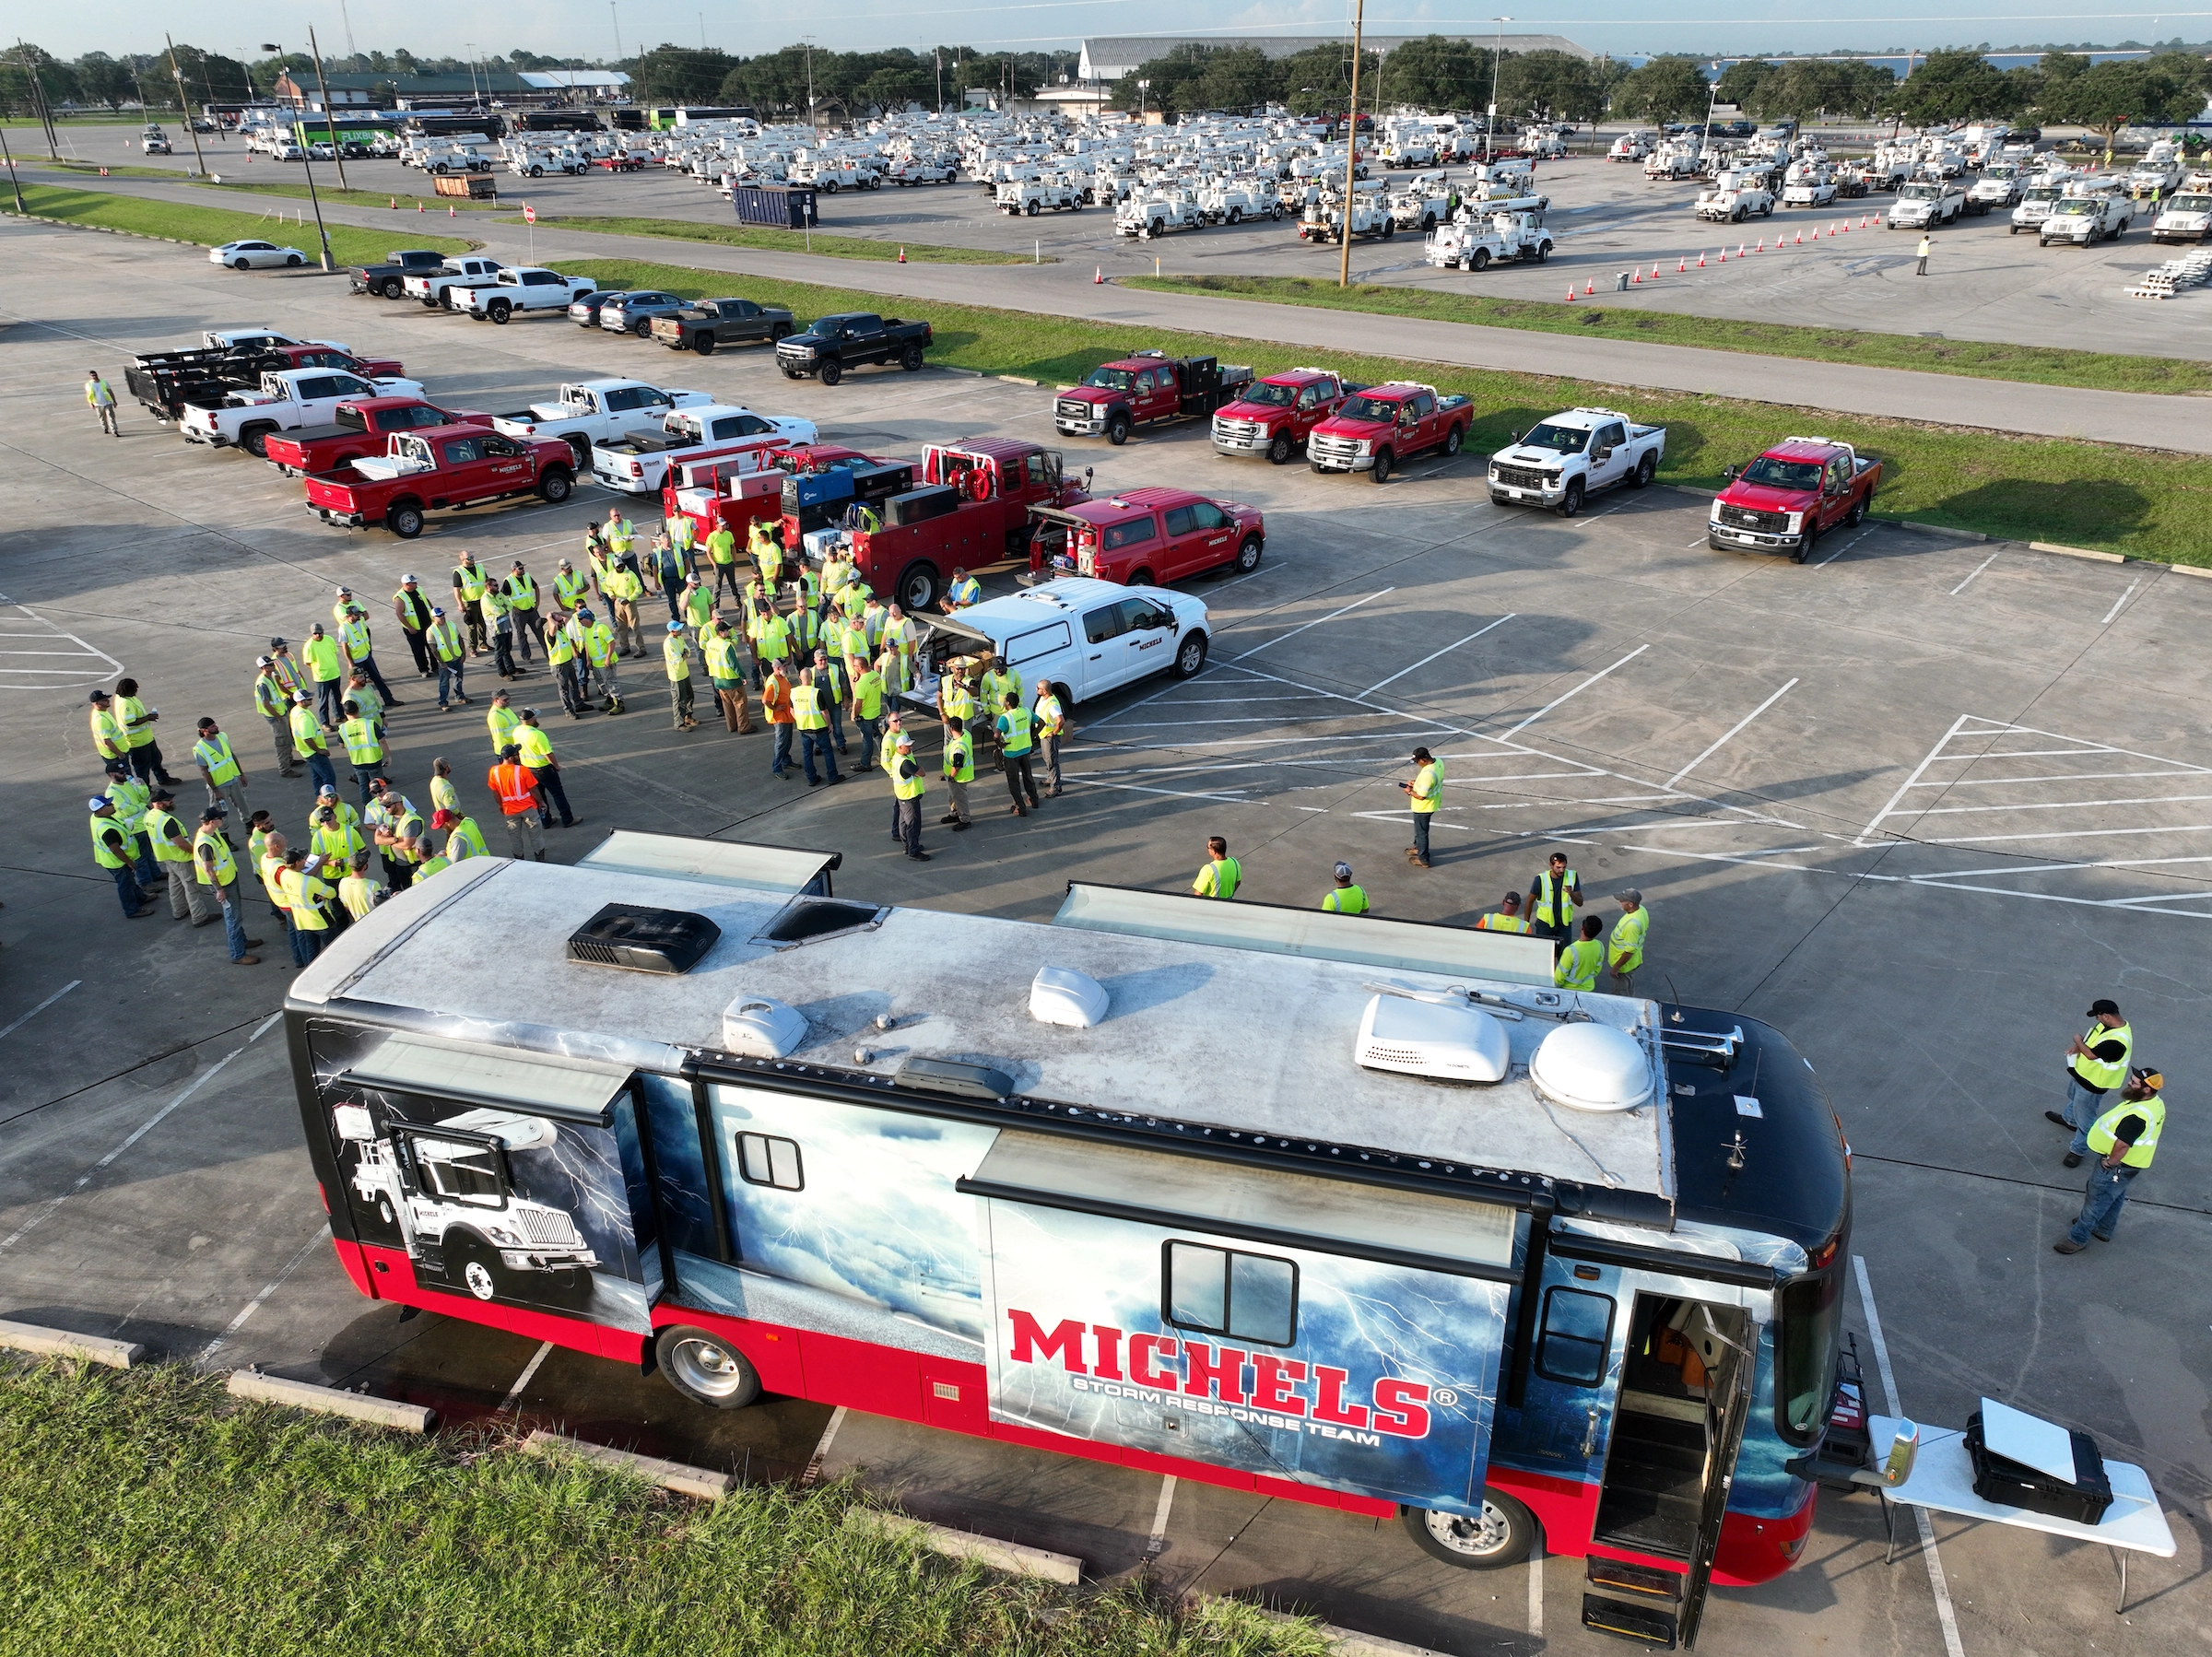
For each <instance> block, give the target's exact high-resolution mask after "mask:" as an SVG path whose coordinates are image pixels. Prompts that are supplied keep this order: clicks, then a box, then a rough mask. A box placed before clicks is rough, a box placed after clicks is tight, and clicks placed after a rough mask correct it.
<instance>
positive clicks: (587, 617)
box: [576, 610, 592, 621]
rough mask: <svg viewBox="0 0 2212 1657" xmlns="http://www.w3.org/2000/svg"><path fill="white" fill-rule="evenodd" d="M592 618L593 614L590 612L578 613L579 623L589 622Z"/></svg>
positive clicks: (582, 611)
mask: <svg viewBox="0 0 2212 1657" xmlns="http://www.w3.org/2000/svg"><path fill="white" fill-rule="evenodd" d="M591 618H592V613H591V612H590V611H589V610H578V611H577V612H576V619H577V620H579V621H589V620H590V619H591Z"/></svg>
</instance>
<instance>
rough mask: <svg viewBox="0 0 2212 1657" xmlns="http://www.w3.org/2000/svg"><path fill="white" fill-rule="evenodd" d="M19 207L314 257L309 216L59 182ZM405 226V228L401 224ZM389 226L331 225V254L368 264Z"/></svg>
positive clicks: (9, 208) (6, 206)
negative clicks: (268, 245) (298, 218)
mask: <svg viewBox="0 0 2212 1657" xmlns="http://www.w3.org/2000/svg"><path fill="white" fill-rule="evenodd" d="M23 205H24V206H27V207H29V209H30V211H31V213H32V214H33V215H34V216H35V217H41V218H62V219H66V220H68V221H69V222H70V223H72V224H88V225H99V226H101V227H103V228H104V229H111V230H133V231H135V232H136V233H137V234H139V235H141V236H168V237H171V238H173V239H174V240H176V241H194V242H197V243H199V244H200V245H201V246H202V247H220V246H222V244H223V243H224V242H226V241H245V240H247V239H248V238H254V239H257V240H260V241H274V242H276V243H277V245H278V246H279V247H296V248H299V249H300V251H301V252H302V253H306V254H307V256H308V262H309V264H313V263H314V261H315V259H316V258H317V256H318V255H317V252H316V245H315V221H314V215H313V214H312V213H310V214H309V215H308V216H307V223H306V224H305V225H304V226H301V225H299V224H295V223H293V222H292V221H291V220H290V219H286V220H285V221H284V222H282V223H281V224H279V223H276V222H273V221H272V220H270V219H268V218H267V217H265V216H263V215H261V214H257V213H233V212H230V211H229V210H228V209H226V208H222V207H189V206H182V205H180V204H177V203H174V202H164V201H148V200H146V199H144V198H142V197H139V196H135V195H116V194H112V193H110V192H108V191H105V190H71V189H68V188H65V187H64V186H62V185H58V184H26V185H24V186H23ZM0 210H5V211H6V212H8V213H9V214H11V215H12V214H13V212H14V206H13V205H12V203H10V202H9V200H8V198H7V197H6V195H0ZM403 228H404V227H403ZM394 234H395V231H394V230H356V229H350V228H348V227H347V226H345V225H332V226H331V227H330V252H331V256H332V257H333V258H335V260H336V261H337V262H338V264H341V265H346V264H376V263H378V262H380V261H382V258H383V256H384V253H385V250H386V249H388V248H390V247H391V246H392V244H393V239H394ZM402 240H404V241H406V243H407V245H408V246H410V247H426V248H435V249H436V250H437V251H438V252H440V253H466V252H467V251H468V249H469V246H470V244H469V243H468V242H466V241H463V240H461V239H460V238H458V237H454V236H420V235H415V236H407V237H405V238H402Z"/></svg>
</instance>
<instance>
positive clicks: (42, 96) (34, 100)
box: [16, 35, 62, 161]
mask: <svg viewBox="0 0 2212 1657" xmlns="http://www.w3.org/2000/svg"><path fill="white" fill-rule="evenodd" d="M16 56H17V57H18V59H19V60H20V61H21V63H22V65H23V75H24V78H25V79H27V80H28V81H29V83H30V108H31V112H32V113H33V114H35V115H37V116H38V118H39V125H40V127H41V129H42V130H43V131H44V132H45V134H46V153H47V154H48V155H50V156H52V157H53V159H55V160H57V161H58V160H60V159H62V141H61V137H60V135H58V134H56V133H55V132H54V130H53V110H51V109H50V108H48V107H47V103H46V88H44V87H43V86H42V85H41V84H40V82H39V65H38V62H37V60H36V59H34V58H33V57H32V56H31V55H30V48H29V46H27V45H25V44H24V43H23V37H22V36H21V35H18V36H17V37H16Z"/></svg>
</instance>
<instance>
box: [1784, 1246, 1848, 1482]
mask: <svg viewBox="0 0 2212 1657" xmlns="http://www.w3.org/2000/svg"><path fill="white" fill-rule="evenodd" d="M1842 1327H1843V1279H1842V1274H1841V1271H1839V1270H1838V1269H1836V1268H1835V1267H1834V1266H1833V1265H1831V1266H1830V1269H1829V1270H1828V1271H1826V1272H1824V1273H1822V1274H1821V1275H1819V1276H1818V1277H1800V1278H1798V1279H1797V1280H1796V1281H1795V1282H1794V1283H1791V1284H1788V1285H1785V1286H1784V1287H1783V1291H1782V1322H1781V1323H1780V1324H1779V1325H1778V1326H1777V1327H1776V1329H1775V1332H1774V1346H1775V1383H1774V1416H1775V1425H1776V1427H1777V1428H1780V1429H1781V1432H1782V1435H1783V1437H1784V1438H1785V1439H1789V1440H1793V1441H1794V1442H1795V1443H1799V1444H1810V1443H1811V1442H1812V1441H1813V1440H1815V1439H1817V1438H1818V1437H1819V1436H1820V1428H1821V1424H1822V1423H1823V1422H1824V1421H1826V1420H1827V1418H1828V1408H1829V1394H1830V1392H1831V1391H1833V1389H1834V1386H1835V1379H1836V1348H1837V1345H1838V1343H1839V1341H1840V1339H1841V1334H1842Z"/></svg>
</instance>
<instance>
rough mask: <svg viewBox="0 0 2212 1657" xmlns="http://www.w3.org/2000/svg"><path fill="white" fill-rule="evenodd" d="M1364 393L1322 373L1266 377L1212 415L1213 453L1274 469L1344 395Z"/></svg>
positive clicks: (1310, 371)
mask: <svg viewBox="0 0 2212 1657" xmlns="http://www.w3.org/2000/svg"><path fill="white" fill-rule="evenodd" d="M1366 389H1367V388H1366V387H1365V386H1363V385H1359V384H1355V383H1354V382H1351V381H1349V380H1343V379H1339V378H1338V377H1337V376H1336V375H1335V374H1334V373H1332V372H1331V371H1330V370H1327V369H1291V370H1289V371H1288V372H1287V373H1281V374H1270V375H1268V376H1267V378H1266V379H1265V380H1261V381H1258V382H1254V383H1253V384H1251V385H1248V386H1246V387H1245V388H1244V390H1243V393H1242V394H1241V395H1240V396H1239V397H1238V398H1237V400H1236V401H1235V402H1234V403H1231V404H1230V405H1229V406H1228V407H1226V408H1224V409H1222V410H1220V411H1219V412H1218V413H1217V414H1216V415H1215V416H1214V452H1215V453H1217V454H1265V456H1266V457H1267V458H1268V459H1269V460H1270V461H1272V462H1273V463H1274V464H1277V465H1278V466H1280V465H1285V464H1288V462H1289V459H1290V457H1291V456H1292V455H1293V454H1296V453H1297V452H1299V451H1300V449H1303V448H1304V447H1305V446H1306V439H1307V438H1308V437H1310V436H1311V435H1312V431H1313V428H1314V427H1316V426H1318V425H1320V424H1321V423H1322V421H1324V420H1325V419H1327V418H1328V417H1330V416H1331V415H1333V414H1335V412H1336V409H1337V405H1339V404H1341V403H1342V402H1343V401H1344V399H1345V397H1346V395H1347V394H1349V393H1352V392H1358V391H1365V390H1366Z"/></svg>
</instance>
